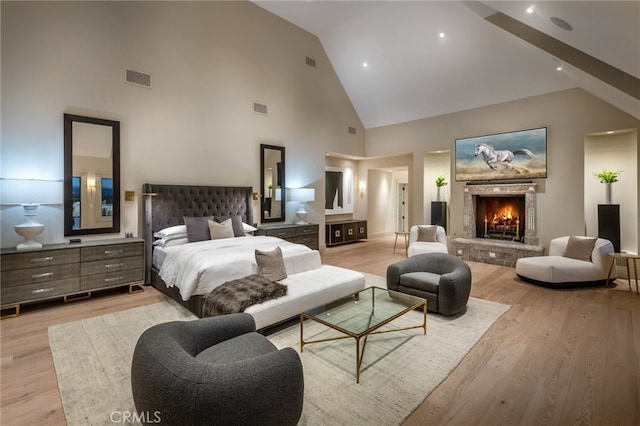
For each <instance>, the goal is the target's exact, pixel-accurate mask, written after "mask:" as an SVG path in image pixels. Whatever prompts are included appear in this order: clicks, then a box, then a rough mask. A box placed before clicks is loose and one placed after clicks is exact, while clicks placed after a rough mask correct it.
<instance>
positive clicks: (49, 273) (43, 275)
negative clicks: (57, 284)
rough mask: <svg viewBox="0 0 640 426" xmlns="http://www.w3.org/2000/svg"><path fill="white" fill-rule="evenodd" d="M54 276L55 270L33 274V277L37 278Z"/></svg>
mask: <svg viewBox="0 0 640 426" xmlns="http://www.w3.org/2000/svg"><path fill="white" fill-rule="evenodd" d="M52 276H53V272H45V273H43V274H33V275H31V278H33V279H37V278H44V277H52Z"/></svg>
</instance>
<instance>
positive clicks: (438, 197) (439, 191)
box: [436, 186, 442, 201]
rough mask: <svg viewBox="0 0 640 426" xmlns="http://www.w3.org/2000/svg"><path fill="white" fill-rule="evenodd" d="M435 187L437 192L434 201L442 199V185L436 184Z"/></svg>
mask: <svg viewBox="0 0 640 426" xmlns="http://www.w3.org/2000/svg"><path fill="white" fill-rule="evenodd" d="M436 188H438V192H437V194H436V201H442V199H441V196H442V187H441V186H437V187H436Z"/></svg>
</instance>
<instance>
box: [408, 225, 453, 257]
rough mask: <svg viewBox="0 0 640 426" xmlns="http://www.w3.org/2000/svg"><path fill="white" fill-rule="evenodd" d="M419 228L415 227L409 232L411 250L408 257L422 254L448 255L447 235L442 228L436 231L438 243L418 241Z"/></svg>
mask: <svg viewBox="0 0 640 426" xmlns="http://www.w3.org/2000/svg"><path fill="white" fill-rule="evenodd" d="M418 226H420V225H414V226H412V227H411V229H410V230H409V249H408V250H407V256H409V257H411V256H415V255H416V254H422V253H448V252H449V249H448V246H447V234H446V232H445V230H444V228H443V227H442V226H438V227H437V230H436V240H437V241H436V242H427V241H418Z"/></svg>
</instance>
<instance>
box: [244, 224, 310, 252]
mask: <svg viewBox="0 0 640 426" xmlns="http://www.w3.org/2000/svg"><path fill="white" fill-rule="evenodd" d="M318 229H319V227H318V224H316V223H308V224H306V225H296V224H294V223H287V224H275V225H260V227H259V228H258V230H257V231H256V232H255V235H267V236H270V237H278V238H282V239H283V240H287V241H289V242H292V243H297V244H304V245H305V246H307V247H309V248H310V249H312V250H318V247H319V245H320V242H319V238H318V233H319V230H318Z"/></svg>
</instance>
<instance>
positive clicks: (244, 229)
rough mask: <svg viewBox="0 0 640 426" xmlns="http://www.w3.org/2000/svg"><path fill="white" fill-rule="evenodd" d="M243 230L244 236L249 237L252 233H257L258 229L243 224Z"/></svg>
mask: <svg viewBox="0 0 640 426" xmlns="http://www.w3.org/2000/svg"><path fill="white" fill-rule="evenodd" d="M242 230H243V231H244V235H249V233H251V232H256V231H257V230H258V228H256V227H254V226H251V225H249V224H248V223H244V222H242Z"/></svg>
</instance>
